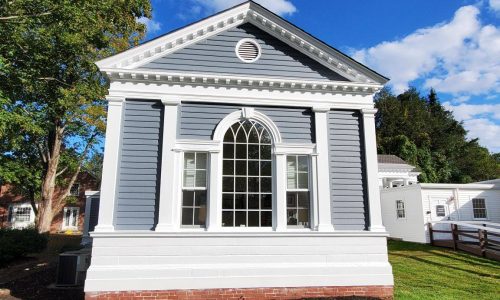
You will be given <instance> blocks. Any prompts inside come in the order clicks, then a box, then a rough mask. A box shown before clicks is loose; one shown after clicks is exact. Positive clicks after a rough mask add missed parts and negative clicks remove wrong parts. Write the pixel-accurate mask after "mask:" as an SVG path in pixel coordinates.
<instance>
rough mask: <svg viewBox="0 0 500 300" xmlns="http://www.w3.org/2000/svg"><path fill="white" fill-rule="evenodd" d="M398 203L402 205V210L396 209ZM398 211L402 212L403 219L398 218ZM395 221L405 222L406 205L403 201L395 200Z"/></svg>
mask: <svg viewBox="0 0 500 300" xmlns="http://www.w3.org/2000/svg"><path fill="white" fill-rule="evenodd" d="M399 203H401V204H402V205H403V208H402V209H401V208H399V207H398V204H399ZM400 211H402V212H403V217H400V215H399V213H400ZM396 219H398V220H406V203H405V201H404V200H396Z"/></svg>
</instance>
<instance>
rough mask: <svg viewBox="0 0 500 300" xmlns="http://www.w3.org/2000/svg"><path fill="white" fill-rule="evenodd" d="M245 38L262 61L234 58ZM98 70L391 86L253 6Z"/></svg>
mask: <svg viewBox="0 0 500 300" xmlns="http://www.w3.org/2000/svg"><path fill="white" fill-rule="evenodd" d="M243 37H247V38H251V39H255V40H257V41H258V42H259V44H260V45H261V47H262V56H261V57H260V58H259V60H257V61H256V62H253V63H251V64H248V63H244V62H241V61H238V57H237V56H236V55H231V54H230V52H231V51H233V54H234V49H235V42H236V43H237V40H241V38H243ZM230 49H233V50H230ZM97 65H98V66H99V68H100V69H101V71H104V72H107V73H112V72H113V73H119V72H129V71H131V70H137V71H153V72H155V71H157V72H167V73H168V72H174V73H176V74H180V73H184V72H185V73H189V74H193V73H198V74H199V73H200V72H201V73H206V74H208V75H210V74H229V75H238V76H247V77H255V78H260V77H266V78H273V77H279V78H294V79H301V80H309V81H313V82H319V83H321V82H324V81H332V82H352V83H362V84H371V85H380V86H381V85H383V84H384V83H386V82H387V81H388V79H387V78H385V77H384V76H382V75H380V74H378V73H376V72H375V71H373V70H371V69H369V68H368V67H366V66H364V65H362V64H360V63H358V62H356V61H355V60H353V59H352V58H350V57H348V56H347V55H345V54H343V53H341V52H340V51H338V50H336V49H334V48H332V47H330V46H328V45H326V44H324V43H323V42H321V41H320V40H318V39H316V38H314V37H313V36H311V35H309V34H307V33H306V32H304V31H302V30H301V29H299V28H297V27H296V26H294V25H292V24H290V23H289V22H287V21H286V20H284V19H282V18H280V17H279V16H277V15H275V14H273V13H272V12H270V11H269V10H267V9H265V8H263V7H262V6H260V5H258V4H256V3H254V2H252V1H248V2H245V3H243V4H240V5H238V6H235V7H233V8H230V9H228V10H226V11H223V12H220V13H218V14H216V15H213V16H211V17H208V18H206V19H203V20H201V21H198V22H196V23H193V24H191V25H188V26H186V27H183V28H180V29H178V30H176V31H173V32H170V33H167V34H165V35H163V36H161V37H158V38H156V39H154V40H151V41H149V42H146V43H144V44H143V45H140V46H137V47H134V48H132V49H129V50H127V51H124V52H122V53H119V54H116V55H114V56H111V57H108V58H106V59H103V60H101V61H99V62H97ZM217 65H218V69H215V68H214V66H217ZM238 69H239V71H238Z"/></svg>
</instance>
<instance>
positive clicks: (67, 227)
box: [62, 206, 80, 230]
mask: <svg viewBox="0 0 500 300" xmlns="http://www.w3.org/2000/svg"><path fill="white" fill-rule="evenodd" d="M68 210H69V211H71V213H70V219H69V221H68V224H69V225H66V220H67V217H66V213H67V211H68ZM75 210H76V219H74V218H75V217H74V216H75V214H74V213H73V211H75ZM79 219H80V208H79V207H76V206H66V207H65V208H64V210H63V220H62V230H67V229H78V225H79V224H78V223H79V221H80V220H79ZM73 220H74V221H75V225H72V223H73V222H72V221H73Z"/></svg>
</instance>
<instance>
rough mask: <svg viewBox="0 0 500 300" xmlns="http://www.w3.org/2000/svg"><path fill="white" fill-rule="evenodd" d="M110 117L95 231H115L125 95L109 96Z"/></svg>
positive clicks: (107, 98) (108, 118)
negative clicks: (97, 221)
mask: <svg viewBox="0 0 500 300" xmlns="http://www.w3.org/2000/svg"><path fill="white" fill-rule="evenodd" d="M106 100H107V101H108V117H107V126H106V138H105V145H104V161H103V172H102V184H101V192H100V195H101V201H100V202H99V223H98V224H97V226H96V227H95V231H113V230H114V216H115V202H116V198H117V196H118V180H119V178H118V177H119V173H118V170H119V166H120V159H119V158H120V148H121V143H122V138H121V136H122V120H123V114H124V105H123V104H124V102H125V97H119V96H107V97H106Z"/></svg>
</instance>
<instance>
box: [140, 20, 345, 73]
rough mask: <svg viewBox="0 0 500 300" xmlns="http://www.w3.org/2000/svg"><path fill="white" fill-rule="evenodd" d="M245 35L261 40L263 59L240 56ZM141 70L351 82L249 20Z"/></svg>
mask: <svg viewBox="0 0 500 300" xmlns="http://www.w3.org/2000/svg"><path fill="white" fill-rule="evenodd" d="M242 38H252V39H255V40H256V41H258V43H259V44H260V46H261V48H262V55H261V57H260V59H259V60H257V61H256V62H254V63H244V62H242V61H241V60H240V59H239V58H238V57H237V56H236V53H235V46H236V44H237V43H238V41H239V40H241V39H242ZM140 69H150V70H163V71H172V72H191V73H204V74H230V75H246V76H262V77H279V78H297V79H307V80H318V81H329V80H337V81H338V80H340V81H347V79H346V78H344V77H342V76H341V75H339V74H337V73H335V72H333V71H332V70H330V69H328V68H326V67H325V66H323V65H322V64H320V63H318V62H317V61H315V60H313V59H311V58H309V57H308V56H306V55H304V54H302V53H301V52H299V51H298V50H295V49H294V48H292V47H290V46H288V45H287V44H285V43H283V42H281V41H279V40H278V39H276V38H274V37H273V36H271V35H269V34H268V33H266V32H264V31H262V30H260V29H259V28H257V27H255V26H254V25H251V24H249V23H245V24H242V25H239V26H237V27H235V28H231V29H229V30H227V31H225V32H222V33H220V34H218V35H216V36H213V37H210V38H208V39H205V40H203V41H200V42H198V43H196V44H193V45H190V46H187V47H185V48H183V49H180V50H178V51H176V52H174V53H172V54H168V55H166V56H164V57H161V58H158V59H156V60H154V61H152V62H150V63H148V64H146V65H144V66H142V67H141V68H140Z"/></svg>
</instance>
